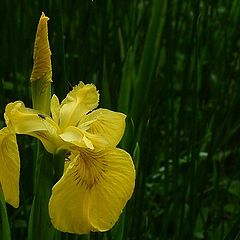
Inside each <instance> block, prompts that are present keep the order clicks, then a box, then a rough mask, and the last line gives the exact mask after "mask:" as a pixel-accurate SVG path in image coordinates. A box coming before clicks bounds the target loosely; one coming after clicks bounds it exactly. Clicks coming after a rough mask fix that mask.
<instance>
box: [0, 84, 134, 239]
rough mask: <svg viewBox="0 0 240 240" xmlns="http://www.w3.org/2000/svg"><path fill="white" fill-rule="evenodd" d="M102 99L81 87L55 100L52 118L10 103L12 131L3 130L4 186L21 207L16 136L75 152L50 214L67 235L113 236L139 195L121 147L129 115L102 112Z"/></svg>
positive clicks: (57, 187) (57, 186) (8, 122)
mask: <svg viewBox="0 0 240 240" xmlns="http://www.w3.org/2000/svg"><path fill="white" fill-rule="evenodd" d="M98 101H99V94H98V91H97V90H96V87H95V86H94V85H92V84H86V85H85V84H84V83H82V82H80V83H79V85H78V86H76V87H74V88H73V90H72V91H71V92H69V93H68V94H67V96H66V98H65V99H64V100H63V101H62V102H61V103H59V100H58V98H57V96H56V95H53V96H52V98H51V106H50V111H51V114H50V115H46V114H43V113H42V112H39V111H36V110H33V109H30V108H26V107H25V106H24V103H23V102H21V101H16V102H13V103H9V104H8V105H7V106H6V109H5V114H4V117H5V122H6V125H7V127H5V128H3V129H2V130H1V131H0V146H1V149H0V164H1V166H3V167H1V169H0V181H1V185H2V189H3V192H4V196H5V199H6V201H7V202H8V203H10V204H11V205H13V206H15V207H17V206H18V203H19V197H18V194H19V190H18V181H19V169H20V166H19V165H20V164H19V154H18V148H17V143H16V136H15V134H27V135H30V136H33V137H36V138H38V139H39V140H40V141H41V142H42V143H43V145H44V146H45V148H46V150H47V151H48V152H50V153H53V154H55V153H58V152H59V151H60V150H66V151H67V152H69V154H70V155H69V156H68V157H67V161H66V163H65V169H64V173H63V176H62V177H61V178H60V180H59V181H58V182H57V183H56V184H55V185H54V187H53V189H52V195H51V198H50V201H49V215H50V218H51V221H52V223H53V225H54V227H55V228H57V229H58V230H60V231H63V232H70V233H79V234H81V233H87V232H89V231H107V230H109V229H110V228H111V227H112V226H113V225H114V224H115V223H116V221H117V220H118V218H119V216H120V214H121V212H122V209H123V208H124V206H125V204H126V202H127V201H128V200H129V198H130V197H131V195H132V193H133V189H134V182H135V169H134V165H133V161H132V158H131V156H130V155H129V154H128V153H127V152H126V151H124V150H122V149H119V148H117V147H116V145H117V144H118V143H119V141H120V140H121V138H122V136H123V133H124V130H125V117H126V116H125V115H124V114H122V113H119V112H113V111H110V110H107V109H101V108H100V109H96V110H94V109H95V108H96V107H97V106H98Z"/></svg>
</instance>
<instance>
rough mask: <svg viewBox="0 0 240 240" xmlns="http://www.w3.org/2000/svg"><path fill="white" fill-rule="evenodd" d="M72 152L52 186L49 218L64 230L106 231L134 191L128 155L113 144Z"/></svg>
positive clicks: (116, 218) (81, 231)
mask: <svg viewBox="0 0 240 240" xmlns="http://www.w3.org/2000/svg"><path fill="white" fill-rule="evenodd" d="M74 155H75V157H74V158H73V157H71V158H70V159H73V160H72V162H71V163H70V164H69V166H68V168H67V170H66V172H65V173H64V175H63V177H62V178H61V179H60V180H59V181H58V182H57V183H56V184H55V186H54V187H53V191H52V196H51V198H50V202H49V213H50V217H51V221H52V223H53V225H54V226H55V227H56V228H57V229H58V230H60V231H63V232H70V233H78V234H81V233H86V232H89V231H107V230H109V229H110V228H112V226H113V225H114V224H115V223H116V221H117V220H118V218H119V216H120V214H121V212H122V209H123V208H124V206H125V204H126V202H127V201H128V200H129V198H130V197H131V195H132V193H133V188H134V182H135V169H134V165H133V162H132V159H131V156H130V155H129V154H128V153H127V152H125V151H124V150H121V149H118V148H113V147H110V148H106V149H104V150H99V151H96V150H93V151H91V150H86V149H82V151H81V152H78V153H74ZM59 206H61V207H59Z"/></svg>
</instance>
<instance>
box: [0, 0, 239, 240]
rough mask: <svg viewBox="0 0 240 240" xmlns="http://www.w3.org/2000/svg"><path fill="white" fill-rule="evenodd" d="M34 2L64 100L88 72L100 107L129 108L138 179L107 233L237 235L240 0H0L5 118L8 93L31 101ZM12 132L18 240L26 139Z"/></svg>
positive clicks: (26, 179)
mask: <svg viewBox="0 0 240 240" xmlns="http://www.w3.org/2000/svg"><path fill="white" fill-rule="evenodd" d="M41 11H44V12H45V14H46V15H47V16H48V17H49V18H50V21H49V40H50V45H51V50H52V63H53V92H55V93H56V94H57V95H58V96H59V97H60V98H61V99H62V98H63V97H64V96H65V95H66V93H67V92H68V91H69V90H70V89H71V87H72V86H74V85H75V84H77V83H78V82H79V81H83V82H84V83H94V84H96V86H97V88H98V89H99V91H100V96H101V100H100V106H102V107H107V108H110V109H112V110H118V111H121V112H124V113H126V114H127V115H128V119H127V130H126V134H125V138H124V139H123V141H122V143H121V147H123V148H124V149H126V150H128V151H129V152H130V153H131V154H132V156H133V158H134V161H135V164H136V168H137V180H136V189H135V193H134V196H133V198H132V199H131V201H130V202H129V204H128V206H127V210H126V221H125V223H124V224H123V225H124V229H123V230H124V231H123V235H119V234H118V233H116V232H117V231H118V230H119V225H117V226H116V227H115V228H114V229H113V231H112V232H111V235H112V238H113V239H119V240H120V239H131V240H133V239H134V240H135V239H136V240H138V239H163V240H165V239H166V240H169V239H175V240H181V239H184V240H185V239H196V240H198V239H213V240H221V239H226V240H231V239H239V237H238V236H239V235H240V215H239V212H240V211H239V210H240V209H239V206H240V150H239V146H240V143H239V139H240V134H239V133H240V132H239V127H240V114H239V106H240V98H239V97H240V56H239V53H240V1H238V0H232V1H228V0H222V1H221V0H219V1H217V0H205V1H200V0H199V1H197V0H195V1H194V0H189V1H188V0H182V1H178V0H172V1H170V0H168V1H167V0H148V1H147V0H139V1H137V0H130V1H126V0H124V1H117V0H94V1H91V0H79V1H77V0H76V1H57V0H50V1H27V0H22V1H19V0H18V1H17V0H11V1H7V0H2V1H1V3H0V19H1V20H0V33H1V37H0V113H1V119H2V122H1V125H2V126H3V125H4V123H3V113H4V107H5V105H6V103H8V102H10V101H15V100H23V101H24V102H25V104H26V105H27V106H29V107H30V106H31V92H30V82H29V78H30V74H31V68H32V53H33V44H34V37H35V31H36V27H37V22H38V19H39V17H40V15H41ZM18 143H19V146H20V151H21V160H22V161H21V164H22V165H21V166H22V167H21V206H20V208H18V209H13V208H11V207H8V210H9V219H10V224H11V227H12V235H13V239H24V237H25V236H26V234H27V221H28V216H29V206H30V204H31V201H32V184H31V179H32V178H33V176H32V172H33V169H32V165H33V164H32V161H31V156H33V150H32V139H31V138H28V137H24V136H18ZM120 222H121V220H120ZM0 223H1V221H0ZM91 238H92V239H103V238H104V239H110V234H108V235H107V234H94V235H92V236H91ZM62 239H82V238H81V237H76V236H72V235H70V234H64V235H63V236H62Z"/></svg>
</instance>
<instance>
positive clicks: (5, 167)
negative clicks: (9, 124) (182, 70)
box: [0, 128, 20, 208]
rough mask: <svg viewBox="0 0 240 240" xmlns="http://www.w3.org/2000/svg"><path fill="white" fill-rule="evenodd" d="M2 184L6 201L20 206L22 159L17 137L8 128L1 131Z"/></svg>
mask: <svg viewBox="0 0 240 240" xmlns="http://www.w3.org/2000/svg"><path fill="white" fill-rule="evenodd" d="M0 165H1V167H0V184H1V186H2V190H3V194H4V198H5V201H6V202H8V203H9V204H11V205H12V206H13V207H15V208H17V207H18V206H19V175H20V157H19V152H18V145H17V140H16V135H15V134H13V133H10V132H9V130H8V129H7V128H3V129H1V130H0Z"/></svg>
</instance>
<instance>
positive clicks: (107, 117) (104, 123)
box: [78, 108, 126, 146]
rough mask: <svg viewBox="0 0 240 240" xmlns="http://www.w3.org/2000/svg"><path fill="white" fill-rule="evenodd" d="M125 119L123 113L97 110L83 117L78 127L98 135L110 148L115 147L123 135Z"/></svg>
mask: <svg viewBox="0 0 240 240" xmlns="http://www.w3.org/2000/svg"><path fill="white" fill-rule="evenodd" d="M125 118H126V115H125V114H123V113H120V112H113V111H110V110H108V109H101V108H99V109H97V110H94V111H92V112H91V113H89V114H87V115H86V116H84V117H83V118H82V119H81V121H80V122H79V124H78V127H79V128H82V129H86V130H87V131H88V132H89V133H92V134H94V135H99V136H101V137H103V138H104V139H105V140H106V141H107V142H108V144H110V145H111V146H116V145H117V144H118V143H119V142H120V140H121V139H122V136H123V134H124V130H125Z"/></svg>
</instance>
